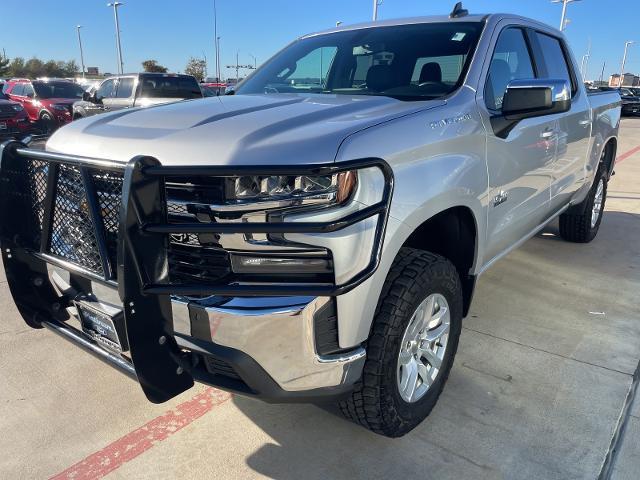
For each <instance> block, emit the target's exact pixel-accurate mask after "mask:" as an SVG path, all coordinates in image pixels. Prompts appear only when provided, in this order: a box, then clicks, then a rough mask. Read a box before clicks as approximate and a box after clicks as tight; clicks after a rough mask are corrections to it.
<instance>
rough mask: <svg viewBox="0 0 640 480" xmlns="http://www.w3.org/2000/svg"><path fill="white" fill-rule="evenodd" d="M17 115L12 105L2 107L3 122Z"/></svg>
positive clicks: (0, 108)
mask: <svg viewBox="0 0 640 480" xmlns="http://www.w3.org/2000/svg"><path fill="white" fill-rule="evenodd" d="M17 113H18V112H16V111H15V110H14V109H13V107H12V106H11V105H0V119H2V120H6V119H8V118H13V117H15V116H16V114H17Z"/></svg>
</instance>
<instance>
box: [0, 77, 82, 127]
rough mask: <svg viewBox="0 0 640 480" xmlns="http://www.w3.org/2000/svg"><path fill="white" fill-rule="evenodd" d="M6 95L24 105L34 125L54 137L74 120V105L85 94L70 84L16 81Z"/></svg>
mask: <svg viewBox="0 0 640 480" xmlns="http://www.w3.org/2000/svg"><path fill="white" fill-rule="evenodd" d="M7 83H8V85H9V86H8V87H7V88H6V89H5V94H6V95H7V96H8V97H9V99H10V100H13V101H15V102H18V103H20V104H21V105H22V106H23V107H24V109H25V111H26V112H27V115H28V116H29V120H30V121H31V122H32V123H35V124H37V125H38V126H39V127H40V129H41V130H42V132H43V133H51V132H53V131H54V130H55V129H57V128H58V127H61V126H62V125H65V124H67V123H69V122H70V121H71V119H72V111H73V102H77V101H78V100H82V94H83V93H84V90H83V89H82V87H81V86H80V85H78V84H76V83H74V82H72V81H69V80H27V79H12V80H9V81H8V82H7Z"/></svg>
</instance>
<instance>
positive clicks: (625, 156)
mask: <svg viewBox="0 0 640 480" xmlns="http://www.w3.org/2000/svg"><path fill="white" fill-rule="evenodd" d="M637 152H640V145H638V146H637V147H636V148H632V149H631V150H629V151H628V152H624V153H623V154H622V155H618V158H616V165H617V164H618V163H620V162H622V161H623V160H626V159H627V158H629V157H630V156H631V155H633V154H634V153H637Z"/></svg>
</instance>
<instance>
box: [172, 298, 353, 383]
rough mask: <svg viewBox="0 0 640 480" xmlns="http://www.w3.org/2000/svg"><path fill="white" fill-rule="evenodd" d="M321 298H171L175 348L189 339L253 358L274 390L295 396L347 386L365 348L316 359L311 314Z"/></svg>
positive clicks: (187, 342) (320, 301) (325, 301)
mask: <svg viewBox="0 0 640 480" xmlns="http://www.w3.org/2000/svg"><path fill="white" fill-rule="evenodd" d="M328 301H330V299H329V298H327V297H268V298H255V297H252V298H232V299H228V300H225V301H224V302H223V303H222V302H217V303H216V302H215V301H212V300H210V299H209V300H198V301H191V302H189V301H187V300H186V299H185V300H180V299H177V298H174V299H173V300H172V307H173V326H174V331H175V333H176V334H177V335H176V340H177V342H178V345H180V346H181V347H183V348H189V347H190V342H189V338H195V339H198V340H200V341H205V342H210V343H212V344H215V345H220V346H223V347H229V348H232V349H235V350H239V351H241V352H243V353H245V354H247V355H248V356H250V357H251V358H253V359H254V360H255V361H256V362H257V363H258V364H259V365H260V366H261V367H262V368H263V369H264V370H265V371H266V373H267V374H268V375H269V376H270V377H271V378H272V379H273V380H274V381H275V382H276V383H277V384H278V386H279V387H280V388H282V389H283V390H285V391H290V392H300V391H307V390H314V389H320V388H328V387H336V386H342V385H350V384H353V383H354V382H356V381H357V380H358V379H359V378H360V376H361V375H362V367H363V366H364V360H365V356H366V352H365V349H364V348H363V347H358V348H355V349H353V350H350V351H348V352H343V353H340V354H335V355H326V356H322V355H318V354H317V353H316V349H315V340H314V338H315V337H314V322H313V317H314V314H315V313H316V312H317V311H318V309H319V308H320V307H322V306H323V305H325V303H327V302H328Z"/></svg>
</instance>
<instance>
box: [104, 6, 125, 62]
mask: <svg viewBox="0 0 640 480" xmlns="http://www.w3.org/2000/svg"><path fill="white" fill-rule="evenodd" d="M122 5H124V3H122V2H113V3H107V7H113V18H114V19H115V22H116V47H117V48H118V62H119V63H118V73H120V74H123V73H124V62H123V61H122V46H121V45H120V19H119V18H118V7H121V6H122Z"/></svg>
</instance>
